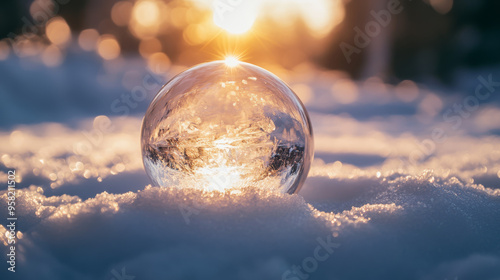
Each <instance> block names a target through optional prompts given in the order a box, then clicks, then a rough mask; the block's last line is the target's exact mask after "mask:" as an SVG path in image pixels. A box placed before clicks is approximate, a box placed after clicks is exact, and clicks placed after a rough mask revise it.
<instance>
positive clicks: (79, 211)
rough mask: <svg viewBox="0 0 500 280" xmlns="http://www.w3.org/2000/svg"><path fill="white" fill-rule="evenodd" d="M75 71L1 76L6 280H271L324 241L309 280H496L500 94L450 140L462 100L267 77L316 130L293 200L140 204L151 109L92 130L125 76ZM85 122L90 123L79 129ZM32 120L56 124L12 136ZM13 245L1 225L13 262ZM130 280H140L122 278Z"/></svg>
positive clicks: (155, 193)
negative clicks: (446, 115) (325, 248)
mask: <svg viewBox="0 0 500 280" xmlns="http://www.w3.org/2000/svg"><path fill="white" fill-rule="evenodd" d="M70 55H71V54H68V56H70ZM80 56H81V52H80V53H79V54H78V56H77V57H80ZM72 58H73V59H68V60H67V61H66V62H65V63H64V64H63V65H62V66H61V67H58V68H55V69H47V68H43V67H38V68H33V69H27V68H23V67H22V66H21V65H23V64H22V63H19V61H18V60H22V59H18V58H15V59H14V58H12V56H11V58H10V60H8V61H4V62H3V64H0V67H2V68H3V69H8V70H9V71H10V72H9V73H12V75H11V76H9V79H5V80H3V81H2V84H1V85H2V86H0V93H1V94H2V97H5V99H3V102H0V108H2V110H0V111H1V112H2V113H3V115H2V117H1V118H0V123H3V124H5V123H7V124H9V128H5V127H3V128H2V131H0V143H1V144H2V145H0V183H1V184H3V186H4V188H3V189H2V190H0V210H2V211H4V210H6V207H7V205H6V193H5V187H6V185H5V182H6V180H7V175H6V170H7V169H11V168H15V169H16V170H17V173H18V174H19V177H18V183H17V186H18V189H19V191H18V201H17V202H18V205H17V216H18V219H19V220H18V221H19V224H18V225H19V227H18V229H19V230H20V233H19V232H18V234H17V237H18V243H17V245H18V247H17V250H18V251H17V256H18V263H17V272H16V273H11V272H8V271H7V270H6V263H4V264H5V266H4V269H2V270H0V279H2V280H3V279H8V280H10V279H21V280H25V279H43V280H45V279H50V280H59V279H61V280H67V279H75V280H113V279H114V280H120V279H128V280H131V279H132V278H131V277H135V278H133V279H134V280H146V279H147V280H149V279H152V280H156V279H173V280H177V279H182V280H184V279H235V280H247V279H249V280H250V279H251V280H254V279H259V280H267V279H270V280H276V279H283V274H284V273H285V272H286V271H288V270H290V269H292V266H297V265H301V264H302V262H303V261H304V260H305V259H306V258H309V257H313V256H314V249H315V248H316V246H317V245H318V243H317V242H316V239H317V238H327V237H328V236H331V238H332V240H334V242H335V243H338V244H339V245H340V246H339V247H338V248H336V250H335V251H334V252H333V254H331V256H330V257H329V258H328V259H327V260H325V261H323V262H319V263H318V268H317V270H315V271H314V272H312V273H310V274H309V278H308V279H321V280H322V279H328V280H330V279H332V280H334V279H335V280H358V279H359V280H365V279H384V280H385V279H387V280H400V279H417V280H434V279H438V280H445V279H448V280H455V279H457V280H464V279H474V280H476V279H481V280H483V279H488V280H497V279H500V235H499V234H498V233H499V232H500V223H499V221H500V136H499V135H500V132H499V130H498V129H499V128H500V122H498V119H499V118H498V113H499V112H500V109H498V108H500V105H499V104H500V103H499V102H498V99H499V95H498V94H496V93H495V94H494V95H492V97H491V98H492V99H491V100H488V103H482V104H481V105H480V107H479V108H478V110H477V111H475V112H471V114H470V116H469V117H468V118H464V119H463V120H462V125H461V126H460V127H459V129H454V127H453V124H450V123H447V122H444V121H443V118H442V112H445V111H446V110H448V109H450V108H451V109H453V106H454V103H456V102H461V100H457V98H458V97H457V96H456V95H454V94H453V95H452V94H450V95H447V94H441V93H439V92H433V91H432V90H431V89H426V88H423V87H421V86H418V87H417V86H416V85H412V84H411V83H406V85H405V87H404V88H401V87H400V86H391V85H387V84H383V83H381V82H380V81H377V80H376V79H370V80H369V81H366V82H355V81H351V80H348V79H347V78H346V77H345V76H343V75H342V73H338V72H332V71H330V72H327V71H322V70H317V69H314V68H312V67H310V66H307V65H303V66H301V67H300V68H297V69H294V71H293V72H284V70H283V69H281V70H280V69H279V68H276V69H272V72H274V73H279V76H280V77H283V78H284V80H286V81H287V82H289V83H290V84H291V87H292V88H293V89H294V91H295V92H296V93H297V94H298V95H299V96H300V97H301V100H303V101H304V102H305V103H306V105H307V107H308V111H309V113H310V116H311V121H312V122H313V124H314V129H315V144H316V145H315V152H316V156H315V158H316V159H315V160H314V162H313V164H312V165H311V171H310V173H309V176H308V179H307V181H306V182H305V183H304V186H303V188H302V189H301V191H300V192H299V193H298V195H286V194H281V193H276V192H270V191H266V190H263V189H255V188H247V189H242V190H240V192H238V191H232V192H231V191H228V192H203V191H202V190H197V189H178V188H157V187H146V188H145V186H146V185H148V183H149V180H148V178H147V176H146V174H144V168H143V166H142V158H141V150H140V143H139V139H140V125H141V119H142V116H143V114H144V110H145V109H146V105H147V104H146V103H148V101H146V100H144V101H143V102H142V103H141V104H138V107H137V108H135V109H134V108H131V114H134V113H138V114H137V116H135V115H130V116H129V117H126V118H120V117H112V116H109V118H107V117H104V116H98V117H95V115H96V114H109V113H110V109H109V106H110V104H111V103H112V101H113V100H114V99H115V98H120V95H121V94H126V93H130V92H129V91H130V90H131V88H129V89H128V91H125V92H124V91H123V90H122V91H119V90H118V87H119V84H118V85H117V84H116V83H117V82H116V80H112V79H109V82H108V83H107V84H106V85H107V86H102V85H99V83H96V82H95V81H96V77H95V76H96V75H99V76H105V77H107V78H109V77H116V79H117V80H118V81H120V80H121V79H122V76H123V75H121V74H120V72H115V70H119V71H122V70H124V67H122V66H124V65H125V66H128V65H131V63H130V62H131V61H129V60H127V61H122V64H119V66H117V67H114V68H112V69H111V68H109V67H100V66H99V65H94V66H93V67H94V68H92V69H95V71H88V70H86V68H85V67H81V64H78V61H75V56H73V57H72ZM24 59H25V60H28V59H31V57H30V58H24ZM14 60H15V61H14ZM86 61H88V62H89V63H92V60H90V59H87V60H86ZM116 63H118V62H116ZM101 68H103V70H101V71H99V69H101ZM140 68H141V65H133V64H132V66H130V69H132V70H137V69H140ZM266 68H269V67H267V66H266ZM270 69H271V68H270ZM75 71H76V72H75ZM78 71H81V72H78ZM124 71H125V70H124ZM487 71H488V72H486V73H472V74H470V77H468V78H466V79H462V81H464V82H465V81H467V82H469V83H470V86H469V87H463V91H464V93H465V94H473V93H474V90H475V88H476V86H477V82H476V81H475V80H474V79H476V78H477V75H479V74H481V75H483V76H485V77H486V76H487V75H489V71H490V70H487ZM173 72H178V71H177V70H175V71H173ZM5 73H7V72H5ZM57 73H65V75H62V76H59V75H58V74H57ZM75 73H77V75H75ZM66 74H68V75H66ZM27 75H28V76H30V79H31V80H30V81H32V83H31V82H30V83H27V82H26V76H27ZM50 77H53V78H55V77H58V79H52V78H50ZM493 77H494V78H493V79H494V80H495V81H497V80H498V79H499V78H498V77H500V71H498V70H497V71H496V72H494V73H493ZM59 78H60V79H59ZM75 80H79V81H80V82H79V83H76V82H75ZM100 80H101V79H100ZM137 83H139V84H140V81H139V82H137ZM110 84H112V85H113V89H114V90H113V91H110V90H109V85H110ZM461 88H462V87H461ZM40 89H43V91H42V92H40ZM307 89H309V91H308V90H307ZM339 89H343V90H339ZM30 92H40V94H37V95H35V96H33V95H29V96H31V97H36V98H37V99H36V102H31V103H28V102H26V98H27V94H28V93H30ZM68 92H75V93H81V94H72V95H68V94H67V93H68ZM83 93H85V94H83ZM23 94H24V95H23ZM153 94H154V93H153V92H151V96H150V98H152V97H153ZM61 96H64V97H65V98H61ZM490 101H491V102H490ZM54 104H55V105H54ZM13 105H15V106H13ZM96 108H101V109H96ZM140 108H142V109H140ZM436 108H437V109H436ZM132 109H133V110H132ZM75 112H81V113H82V114H83V115H86V116H92V117H91V118H89V119H81V121H79V122H78V123H76V122H74V119H72V118H74V117H75ZM50 113H53V114H52V115H51V114H50ZM119 113H120V112H119ZM119 113H116V114H119ZM139 113H140V116H139ZM26 119H28V120H31V121H32V122H41V121H51V120H56V121H58V122H60V123H57V124H56V123H37V124H33V125H29V126H24V125H19V124H18V123H20V122H24V121H25V120H26ZM107 122H111V126H109V129H105V130H103V129H102V127H103V126H102V124H103V123H107ZM104 127H106V126H104ZM433 128H443V129H445V130H446V134H447V138H446V140H445V141H444V142H443V143H436V146H435V149H434V150H433V151H432V153H430V154H429V155H426V156H424V157H422V158H421V159H420V160H418V161H416V162H413V163H412V162H411V161H410V160H409V158H410V155H411V154H412V153H413V152H415V151H422V153H423V151H425V150H422V149H424V148H422V147H421V143H422V141H423V140H424V139H430V138H431V137H432V134H431V131H432V130H431V129H433ZM79 143H83V144H85V147H86V149H81V147H80V145H79ZM79 147H80V148H79ZM101 181H102V182H101ZM2 182H3V183H2ZM181 209H182V211H181ZM4 215H5V213H4V214H1V216H2V217H5V216H4ZM185 217H187V218H185ZM3 219H5V218H3ZM4 232H5V220H4V222H2V226H1V227H0V239H1V240H0V253H1V254H2V255H3V256H5V254H6V253H7V252H6V251H7V246H5V244H4V242H5V238H4V236H5V235H4ZM4 259H5V258H4ZM123 269H125V272H126V275H127V276H130V277H121V278H120V277H117V276H116V275H117V274H118V275H119V276H121V273H122V271H123ZM284 279H289V280H292V279H294V276H293V275H290V277H288V278H287V277H285V278H284ZM299 279H300V277H299Z"/></svg>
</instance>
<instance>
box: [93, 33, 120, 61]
mask: <svg viewBox="0 0 500 280" xmlns="http://www.w3.org/2000/svg"><path fill="white" fill-rule="evenodd" d="M97 52H98V53H99V55H100V56H101V57H102V58H104V59H106V60H111V59H115V58H117V57H118V56H119V55H120V45H119V44H118V41H117V40H116V39H115V37H114V36H113V35H103V36H101V38H99V42H98V43H97Z"/></svg>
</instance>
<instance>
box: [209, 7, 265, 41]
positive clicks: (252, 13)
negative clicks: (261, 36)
mask: <svg viewBox="0 0 500 280" xmlns="http://www.w3.org/2000/svg"><path fill="white" fill-rule="evenodd" d="M258 5H259V1H245V0H238V1H227V2H226V1H215V2H214V4H213V20H214V23H215V25H217V26H219V27H220V28H222V29H224V30H226V31H227V32H229V33H231V34H242V33H245V32H247V31H248V30H250V28H252V26H253V24H254V22H255V20H256V19H257V11H258Z"/></svg>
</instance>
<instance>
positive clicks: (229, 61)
mask: <svg viewBox="0 0 500 280" xmlns="http://www.w3.org/2000/svg"><path fill="white" fill-rule="evenodd" d="M224 63H225V64H226V65H227V66H229V67H236V66H238V64H240V61H239V60H238V58H237V57H236V56H233V55H230V56H227V57H226V59H224Z"/></svg>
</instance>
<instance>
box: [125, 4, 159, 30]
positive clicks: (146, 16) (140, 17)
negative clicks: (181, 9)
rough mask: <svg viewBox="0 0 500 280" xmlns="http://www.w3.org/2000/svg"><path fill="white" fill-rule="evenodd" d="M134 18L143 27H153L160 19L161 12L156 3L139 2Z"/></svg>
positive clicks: (133, 14)
mask: <svg viewBox="0 0 500 280" xmlns="http://www.w3.org/2000/svg"><path fill="white" fill-rule="evenodd" d="M132 18H133V19H134V20H135V21H136V22H137V23H139V24H140V25H142V26H153V25H155V24H156V23H157V22H158V21H159V19H160V10H159V8H158V5H157V3H156V2H155V1H149V0H146V1H139V2H137V3H136V4H135V5H134V9H133V10H132Z"/></svg>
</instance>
